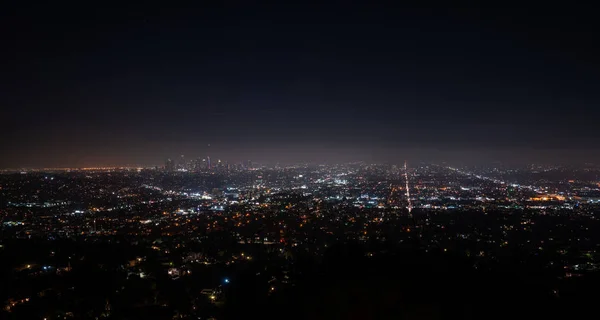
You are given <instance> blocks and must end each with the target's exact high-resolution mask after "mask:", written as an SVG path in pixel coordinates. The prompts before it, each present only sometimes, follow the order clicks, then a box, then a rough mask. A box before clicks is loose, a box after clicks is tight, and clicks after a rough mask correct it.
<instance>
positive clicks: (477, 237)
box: [0, 156, 600, 319]
mask: <svg viewBox="0 0 600 320" xmlns="http://www.w3.org/2000/svg"><path fill="white" fill-rule="evenodd" d="M0 201H1V202H0V219H1V223H2V228H1V237H2V238H1V242H0V261H1V264H2V268H3V270H4V272H3V273H2V275H3V278H4V279H3V283H5V284H7V285H4V286H2V289H1V291H0V292H1V296H0V300H1V301H2V303H3V306H2V311H1V312H2V315H3V316H6V317H9V318H15V319H24V318H28V319H80V318H92V319H93V318H96V319H101V318H111V319H125V318H136V319H137V318H143V317H150V316H152V317H158V318H161V317H162V318H165V319H171V318H178V319H179V318H182V319H222V318H227V319H229V318H232V319H242V318H245V317H248V318H252V319H254V318H255V317H259V318H294V317H298V318H306V319H308V318H313V319H317V318H318V319H320V318H336V317H341V316H342V315H340V314H339V313H336V310H344V312H358V313H360V312H366V311H365V308H366V309H367V310H370V309H369V308H373V309H374V310H379V311H378V312H382V314H395V313H394V312H393V311H394V310H398V308H400V309H402V308H403V306H404V307H406V308H408V311H407V310H404V311H402V312H409V313H410V316H408V315H407V319H412V318H413V317H414V318H419V319H423V318H427V319H429V318H428V317H430V316H431V314H430V313H432V312H433V313H436V312H438V313H439V312H443V313H444V314H445V315H454V316H458V317H460V318H469V317H472V316H474V315H477V314H481V313H480V312H484V313H485V314H487V315H489V316H490V317H493V316H496V315H498V316H500V315H502V316H510V315H511V314H512V313H513V312H522V313H525V314H528V312H535V314H540V312H541V311H540V310H538V309H537V308H538V307H539V306H540V304H544V305H545V307H544V311H543V312H545V313H547V314H548V315H559V314H560V315H564V314H573V312H574V310H573V309H576V310H580V311H581V310H587V309H586V308H589V306H587V305H586V303H585V301H588V300H589V299H591V298H592V297H594V294H595V293H594V291H595V289H593V287H590V285H591V284H597V282H594V281H596V279H597V278H598V276H599V275H600V238H599V237H600V218H599V216H598V212H600V167H598V166H593V165H586V166H583V167H577V168H575V167H567V166H546V165H528V166H522V167H508V166H504V165H502V164H501V163H495V164H492V165H488V166H480V167H457V166H451V165H448V164H446V163H399V164H370V163H363V162H357V163H347V164H339V165H319V164H299V165H293V166H263V165H261V164H259V163H254V162H252V161H245V162H243V163H236V164H228V163H227V162H225V161H220V160H217V161H214V162H212V163H211V160H210V158H209V157H206V158H205V159H195V160H191V161H190V160H185V157H184V156H181V157H179V158H177V160H171V159H169V160H167V161H166V162H165V164H164V165H163V166H156V167H150V168H80V169H77V168H72V169H43V170H42V169H39V170H16V171H15V170H12V171H9V170H7V171H4V172H3V173H2V174H1V175H0ZM372 268H375V269H372ZM367 270H372V271H367ZM371 272H375V273H374V274H372V273H371ZM90 275H93V277H90ZM426 289H427V290H426ZM429 289H430V290H434V291H435V293H432V292H427V291H428V290H429ZM373 291H374V292H373ZM459 293H461V294H463V295H462V296H460V295H459ZM456 295H459V297H460V299H461V301H460V303H457V301H456V299H457V298H456ZM596 296H597V294H596ZM415 299H416V300H415ZM421 299H422V301H420V302H418V303H417V304H416V305H415V304H414V301H419V300H421ZM462 299H464V300H462ZM309 301H310V303H309ZM450 305H452V307H451V308H450V309H448V308H449V307H448V306H450ZM548 306H553V307H554V308H552V307H548ZM291 308H293V309H291ZM494 308H500V309H499V310H496V309H494ZM490 310H494V311H490ZM564 312H567V313H564ZM532 314H533V313H532ZM359 318H361V317H359Z"/></svg>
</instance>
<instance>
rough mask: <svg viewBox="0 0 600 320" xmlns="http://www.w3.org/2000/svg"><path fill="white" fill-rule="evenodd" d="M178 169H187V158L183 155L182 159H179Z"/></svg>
mask: <svg viewBox="0 0 600 320" xmlns="http://www.w3.org/2000/svg"><path fill="white" fill-rule="evenodd" d="M177 167H178V169H182V170H183V169H187V166H186V163H185V156H184V155H181V159H179V164H178V166H177Z"/></svg>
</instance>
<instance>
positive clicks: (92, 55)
mask: <svg viewBox="0 0 600 320" xmlns="http://www.w3.org/2000/svg"><path fill="white" fill-rule="evenodd" d="M20 2H22V1H20ZM201 2H207V3H211V4H210V6H205V7H185V8H184V7H181V8H168V7H165V5H167V4H168V2H163V3H162V5H161V6H159V5H157V6H153V5H148V4H146V5H131V6H122V7H93V6H91V5H90V4H89V3H88V2H86V1H83V3H84V4H79V5H75V6H73V5H69V6H61V5H60V4H58V3H59V2H56V1H53V2H49V4H47V5H43V6H31V5H29V6H21V7H17V6H18V5H14V6H11V5H8V6H7V7H6V8H3V10H2V11H3V12H2V15H3V16H2V17H0V18H1V19H0V23H1V28H2V31H1V32H2V47H1V48H2V49H1V51H2V52H1V53H0V57H1V59H2V60H1V61H2V62H1V63H2V71H1V72H0V80H1V88H0V105H1V106H2V107H1V111H0V119H1V120H2V122H1V128H0V134H1V136H0V147H1V150H2V152H1V153H0V155H1V156H0V167H21V166H26V167H32V166H92V165H124V164H142V165H147V164H148V165H149V164H161V163H163V161H164V159H165V158H167V157H177V156H178V155H180V154H185V155H186V157H190V158H191V157H198V156H205V155H211V157H212V158H221V159H224V160H229V161H230V162H235V161H239V160H244V159H249V158H251V159H255V160H259V161H265V160H266V161H281V162H290V161H295V160H302V161H305V160H310V161H345V160H379V161H400V160H401V159H411V160H414V159H423V160H435V161H438V160H481V161H489V160H493V159H495V158H498V159H500V160H502V159H512V160H519V161H521V160H522V161H530V160H536V161H538V160H539V161H558V162H561V161H598V160H600V156H599V154H600V152H599V150H600V148H599V146H600V143H599V141H600V140H599V139H600V126H598V125H597V123H598V119H599V118H600V108H599V102H600V48H599V46H600V45H599V42H598V41H599V40H600V34H599V33H598V31H597V30H598V29H599V28H598V27H599V22H598V19H597V11H595V10H593V9H592V8H584V7H567V5H568V4H567V3H564V2H563V3H561V6H557V7H550V6H549V5H551V4H549V3H545V4H543V5H536V6H533V5H532V6H530V7H524V6H523V5H522V6H521V7H519V8H469V9H465V8H449V7H446V8H444V7H436V8H425V7H422V8H406V7H405V8H400V7H397V6H383V5H382V6H375V5H369V6H367V5H364V6H363V5H348V4H344V3H347V1H344V2H339V3H340V4H338V5H335V4H332V5H326V6H325V5H322V6H310V7H309V6H300V5H298V6H295V5H291V4H288V3H287V2H286V4H285V5H277V6H263V7H256V6H236V5H234V4H233V2H227V1H225V2H221V1H201ZM221 3H222V4H221ZM209 144H210V147H209V146H208V145H209Z"/></svg>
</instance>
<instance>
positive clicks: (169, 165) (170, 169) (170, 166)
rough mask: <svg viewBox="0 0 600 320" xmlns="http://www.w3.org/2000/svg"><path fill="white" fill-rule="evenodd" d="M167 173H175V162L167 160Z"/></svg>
mask: <svg viewBox="0 0 600 320" xmlns="http://www.w3.org/2000/svg"><path fill="white" fill-rule="evenodd" d="M165 171H167V172H173V171H175V163H174V162H173V160H171V159H167V161H165Z"/></svg>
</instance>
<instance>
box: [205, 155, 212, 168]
mask: <svg viewBox="0 0 600 320" xmlns="http://www.w3.org/2000/svg"><path fill="white" fill-rule="evenodd" d="M206 162H207V163H208V170H210V169H211V168H212V167H211V166H210V157H209V156H206Z"/></svg>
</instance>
